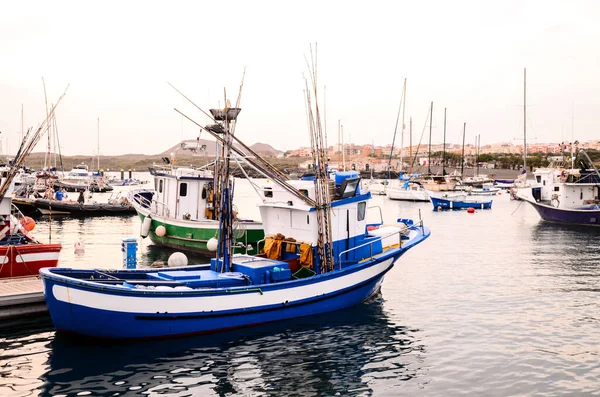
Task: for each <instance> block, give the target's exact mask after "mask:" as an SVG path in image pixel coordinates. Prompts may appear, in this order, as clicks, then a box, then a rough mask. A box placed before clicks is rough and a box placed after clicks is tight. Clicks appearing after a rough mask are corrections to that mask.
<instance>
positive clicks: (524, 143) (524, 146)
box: [523, 68, 527, 170]
mask: <svg viewBox="0 0 600 397" xmlns="http://www.w3.org/2000/svg"><path fill="white" fill-rule="evenodd" d="M523 169H524V170H527V68H524V69H523Z"/></svg>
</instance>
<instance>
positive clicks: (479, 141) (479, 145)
mask: <svg viewBox="0 0 600 397" xmlns="http://www.w3.org/2000/svg"><path fill="white" fill-rule="evenodd" d="M480 147H481V135H477V152H476V153H477V158H476V159H475V161H476V162H477V176H479V148H480Z"/></svg>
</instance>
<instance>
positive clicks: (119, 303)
mask: <svg viewBox="0 0 600 397" xmlns="http://www.w3.org/2000/svg"><path fill="white" fill-rule="evenodd" d="M390 251H395V252H389V255H385V254H384V256H385V259H383V258H382V259H383V260H380V261H378V263H374V264H373V263H371V264H369V263H368V262H365V265H364V266H361V265H358V266H357V268H356V269H348V270H347V271H341V272H339V273H337V272H334V273H332V274H331V276H330V277H328V274H324V275H321V276H317V277H314V278H311V279H305V280H306V282H303V283H302V282H301V281H304V280H296V281H292V282H291V283H299V284H300V285H298V286H294V287H290V286H289V285H288V286H287V287H286V286H285V284H289V282H286V283H279V284H272V285H264V286H261V289H260V291H258V289H257V288H252V287H251V286H250V287H249V288H245V289H246V290H247V292H244V290H239V289H222V291H221V292H220V294H212V293H211V294H208V295H207V294H205V295H198V296H196V297H189V296H187V295H185V296H181V297H176V296H174V295H173V292H166V291H153V292H152V293H149V294H147V295H145V296H128V294H127V292H128V291H122V292H121V291H118V289H119V288H114V287H113V288H111V294H107V289H106V286H101V288H102V291H94V290H90V289H89V288H87V286H85V287H84V286H81V285H76V284H70V283H63V282H61V281H60V280H57V279H55V277H54V276H51V278H44V281H45V283H46V301H47V303H48V306H49V309H50V313H51V315H52V321H53V322H54V325H55V327H56V328H57V330H59V331H61V330H66V331H69V332H74V333H79V334H82V335H87V336H95V337H102V338H153V337H165V336H175V335H184V334H192V333H204V332H214V331H217V330H220V329H230V328H239V327H245V326H250V325H255V324H260V323H265V322H270V321H278V320H284V319H289V318H293V317H302V316H308V315H312V314H319V313H325V312H329V311H334V310H340V309H344V308H347V307H350V306H353V305H356V304H358V303H360V302H362V301H364V300H365V299H368V298H369V297H370V296H371V295H373V294H374V293H375V292H377V290H378V289H379V288H380V286H381V282H382V281H383V277H384V275H385V273H386V272H387V271H388V270H390V269H391V268H392V266H393V263H394V262H395V260H396V259H397V258H398V257H399V256H400V255H401V254H402V253H403V252H404V251H403V250H398V249H396V250H390ZM386 254H387V252H386ZM113 289H115V290H117V291H112V290H113ZM236 290H239V292H237V293H235V294H232V292H236ZM186 293H189V292H188V291H186ZM129 295H130V294H129ZM232 295H235V298H234V297H233V296H232ZM242 295H243V296H242ZM150 296H152V303H151V304H148V298H149V297H150ZM240 304H243V306H240Z"/></svg>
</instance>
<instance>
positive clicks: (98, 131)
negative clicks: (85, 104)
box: [97, 117, 100, 172]
mask: <svg viewBox="0 0 600 397" xmlns="http://www.w3.org/2000/svg"><path fill="white" fill-rule="evenodd" d="M97 139H98V172H100V117H98V129H97Z"/></svg>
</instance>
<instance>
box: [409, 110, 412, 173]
mask: <svg viewBox="0 0 600 397" xmlns="http://www.w3.org/2000/svg"><path fill="white" fill-rule="evenodd" d="M409 143H410V146H409V148H408V152H409V154H408V156H409V157H410V165H409V167H410V170H409V172H410V174H411V175H412V167H413V159H412V117H411V118H410V141H409Z"/></svg>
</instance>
